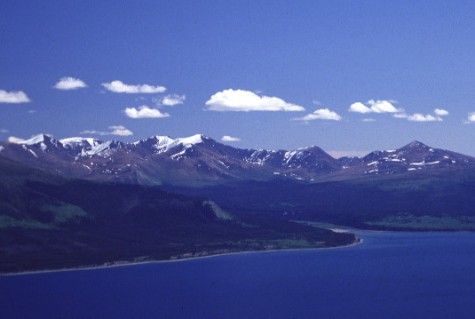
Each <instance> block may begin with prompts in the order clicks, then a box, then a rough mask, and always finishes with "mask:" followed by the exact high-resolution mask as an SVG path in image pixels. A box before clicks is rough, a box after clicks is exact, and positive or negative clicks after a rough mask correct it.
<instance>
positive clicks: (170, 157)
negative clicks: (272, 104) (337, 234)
mask: <svg viewBox="0 0 475 319" xmlns="http://www.w3.org/2000/svg"><path fill="white" fill-rule="evenodd" d="M0 156H4V157H7V158H10V159H12V160H15V161H18V162H21V163H23V164H27V165H30V166H33V167H37V168H41V169H43V170H46V171H49V172H54V173H59V174H61V175H63V176H68V177H75V178H86V179H91V180H99V181H115V182H127V183H138V184H145V185H160V184H170V185H187V186H190V185H194V186H203V185H215V184H222V183H231V182H238V181H269V180H275V179H292V180H301V181H306V182H318V181H321V180H341V179H350V178H364V177H366V176H375V175H393V174H411V173H417V172H426V171H432V170H434V169H451V168H464V167H475V158H473V157H470V156H465V155H462V154H458V153H454V152H451V151H445V150H440V149H434V148H431V147H429V146H427V145H424V144H422V143H420V142H417V141H414V142H412V143H410V144H408V145H406V146H404V147H402V148H399V149H397V150H386V151H375V152H372V153H370V154H368V155H366V156H365V157H363V158H341V159H335V158H333V157H331V156H330V155H329V154H327V153H326V152H325V151H323V150H322V149H321V148H319V147H316V146H312V147H307V148H300V149H296V150H291V151H287V150H265V149H261V150H252V149H239V148H234V147H231V146H228V145H224V144H221V143H218V142H216V141H215V140H213V139H211V138H209V137H207V136H204V135H201V134H197V135H193V136H190V137H185V138H175V139H174V138H171V137H168V136H152V137H150V138H147V139H143V140H140V141H137V142H134V143H123V142H119V141H101V140H97V139H93V138H81V137H73V138H65V139H60V140H57V139H54V138H53V137H52V136H50V135H45V134H42V135H38V136H34V137H32V138H31V139H28V140H20V139H10V141H9V142H1V143H0Z"/></svg>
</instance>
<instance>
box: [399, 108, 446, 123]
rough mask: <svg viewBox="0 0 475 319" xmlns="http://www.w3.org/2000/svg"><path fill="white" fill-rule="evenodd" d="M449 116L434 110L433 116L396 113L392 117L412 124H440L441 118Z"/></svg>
mask: <svg viewBox="0 0 475 319" xmlns="http://www.w3.org/2000/svg"><path fill="white" fill-rule="evenodd" d="M447 115H449V112H448V111H447V110H444V109H435V110H434V114H422V113H415V114H412V115H411V114H406V113H404V112H403V113H396V114H394V117H396V118H400V119H407V120H408V121H412V122H442V121H443V118H442V117H443V116H447Z"/></svg>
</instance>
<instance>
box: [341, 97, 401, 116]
mask: <svg viewBox="0 0 475 319" xmlns="http://www.w3.org/2000/svg"><path fill="white" fill-rule="evenodd" d="M395 103H397V102H396V101H388V100H376V101H375V100H369V101H368V102H366V104H363V103H361V102H355V103H353V104H351V105H350V108H349V109H348V111H350V112H355V113H362V114H365V113H401V112H403V110H402V109H398V108H396V107H395V106H394V104H395Z"/></svg>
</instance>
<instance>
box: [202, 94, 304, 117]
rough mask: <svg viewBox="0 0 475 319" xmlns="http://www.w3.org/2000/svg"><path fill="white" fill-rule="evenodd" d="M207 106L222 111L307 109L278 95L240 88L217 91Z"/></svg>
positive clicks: (290, 110)
mask: <svg viewBox="0 0 475 319" xmlns="http://www.w3.org/2000/svg"><path fill="white" fill-rule="evenodd" d="M206 106H207V107H208V110H211V111H220V112H226V111H234V112H251V111H274V112H275V111H286V112H295V111H305V108H304V107H302V106H300V105H296V104H292V103H287V102H285V101H284V100H282V99H280V98H278V97H270V96H265V95H262V96H259V95H257V94H256V93H254V92H251V91H245V90H239V89H238V90H233V89H228V90H224V91H221V92H217V93H215V94H214V95H212V96H211V97H210V99H209V100H208V101H206Z"/></svg>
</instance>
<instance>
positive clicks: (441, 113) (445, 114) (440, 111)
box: [434, 109, 449, 116]
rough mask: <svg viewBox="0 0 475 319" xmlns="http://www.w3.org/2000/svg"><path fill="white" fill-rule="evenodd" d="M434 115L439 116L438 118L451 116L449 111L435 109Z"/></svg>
mask: <svg viewBox="0 0 475 319" xmlns="http://www.w3.org/2000/svg"><path fill="white" fill-rule="evenodd" d="M434 113H435V115H438V116H447V115H449V111H447V110H444V109H435V110H434Z"/></svg>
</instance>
